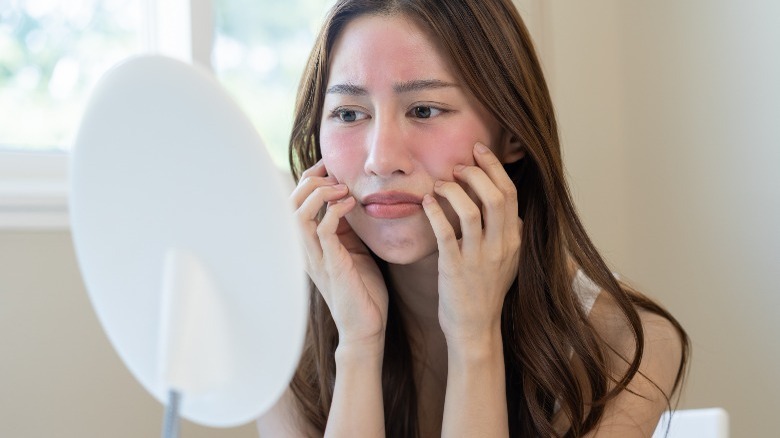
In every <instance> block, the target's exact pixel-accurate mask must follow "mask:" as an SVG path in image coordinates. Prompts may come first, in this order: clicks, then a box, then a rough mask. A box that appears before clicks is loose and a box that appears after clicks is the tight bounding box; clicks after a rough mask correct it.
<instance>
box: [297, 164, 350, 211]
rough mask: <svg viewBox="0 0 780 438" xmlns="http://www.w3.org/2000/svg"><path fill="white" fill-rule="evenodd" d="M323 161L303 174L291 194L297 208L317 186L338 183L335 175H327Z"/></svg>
mask: <svg viewBox="0 0 780 438" xmlns="http://www.w3.org/2000/svg"><path fill="white" fill-rule="evenodd" d="M321 163H322V162H321V161H320V162H319V163H317V164H315V165H314V166H312V167H311V168H309V169H307V170H306V171H305V172H303V174H302V175H301V179H300V180H299V181H298V185H297V186H295V189H294V190H293V192H292V194H291V195H290V199H291V200H292V203H293V205H294V206H295V208H299V207H300V206H301V204H302V203H303V202H304V201H305V200H306V199H307V198H308V197H309V195H311V193H312V192H313V191H314V190H315V189H316V188H317V187H320V186H323V185H329V184H330V185H335V184H338V180H336V178H335V177H334V176H327V170H326V169H325V165H324V164H321Z"/></svg>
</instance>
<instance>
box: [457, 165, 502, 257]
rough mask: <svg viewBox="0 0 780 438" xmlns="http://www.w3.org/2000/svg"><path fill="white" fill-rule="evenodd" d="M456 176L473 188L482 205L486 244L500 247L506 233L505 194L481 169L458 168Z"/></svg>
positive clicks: (474, 167) (470, 167) (472, 167)
mask: <svg viewBox="0 0 780 438" xmlns="http://www.w3.org/2000/svg"><path fill="white" fill-rule="evenodd" d="M502 170H503V169H502ZM454 175H455V178H456V179H458V180H460V181H463V182H465V183H466V184H468V186H469V187H471V189H472V190H473V191H474V193H475V194H476V195H477V198H478V199H479V200H480V202H481V204H482V219H483V221H484V225H485V227H484V235H485V242H486V243H487V244H488V245H490V246H491V247H494V248H497V247H499V246H500V244H501V241H502V238H503V235H504V231H505V230H504V221H505V215H506V210H505V203H506V200H505V198H504V194H503V193H501V191H500V190H499V189H498V187H496V185H495V184H494V183H493V181H492V180H491V179H490V177H488V176H487V174H486V173H485V171H484V170H482V169H481V168H479V167H476V166H462V165H461V166H456V167H455V172H454Z"/></svg>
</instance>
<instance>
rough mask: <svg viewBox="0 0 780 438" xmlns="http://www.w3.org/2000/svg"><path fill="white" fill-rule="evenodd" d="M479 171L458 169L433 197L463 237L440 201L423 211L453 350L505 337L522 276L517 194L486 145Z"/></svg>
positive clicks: (480, 149)
mask: <svg viewBox="0 0 780 438" xmlns="http://www.w3.org/2000/svg"><path fill="white" fill-rule="evenodd" d="M474 159H475V161H476V165H474V166H456V167H455V170H454V176H455V178H456V180H458V181H462V182H463V183H465V184H466V185H467V186H468V187H470V188H471V189H472V190H473V192H474V194H475V195H476V197H477V198H478V199H479V201H480V203H481V204H482V206H481V209H480V207H479V206H478V205H477V204H476V203H475V202H474V201H473V200H472V199H471V197H470V196H469V195H468V194H467V193H466V191H465V190H464V188H463V187H462V186H461V185H460V184H458V183H457V182H455V181H438V182H437V183H436V184H435V187H434V192H435V193H436V195H438V196H439V197H442V198H444V199H446V200H447V201H448V202H449V203H450V205H451V206H452V209H453V210H454V211H455V213H456V214H457V215H458V217H459V222H460V229H461V238H460V239H458V238H457V236H456V233H455V230H454V229H453V227H452V225H451V224H450V222H449V221H448V219H447V217H446V215H445V213H444V211H443V209H442V208H441V206H440V205H439V203H438V201H437V200H436V199H435V197H433V196H431V195H425V197H424V199H423V207H424V209H425V213H426V215H427V216H428V219H429V220H430V222H431V226H432V227H433V232H434V234H435V235H436V240H437V245H438V247H439V261H438V263H439V280H438V283H439V324H440V325H441V328H442V330H443V332H444V335H445V337H446V339H447V345H448V348H449V349H453V348H455V349H458V350H460V351H462V352H463V351H468V350H471V349H472V348H473V347H476V346H477V345H479V344H483V343H484V342H490V341H491V340H494V338H495V336H496V335H498V336H500V333H501V309H502V307H503V304H504V297H505V295H506V293H507V291H508V289H509V287H510V286H511V285H512V283H513V281H514V279H515V277H516V276H517V270H518V261H519V257H520V230H521V228H522V221H521V220H520V218H519V217H518V210H517V190H516V189H515V186H514V184H513V183H512V180H511V179H510V178H509V175H507V173H506V171H504V168H503V166H502V164H501V162H500V161H499V160H498V158H496V156H495V155H494V154H493V153H492V152H491V151H490V150H489V149H488V148H487V147H485V146H484V145H482V144H481V143H477V144H476V146H475V147H474Z"/></svg>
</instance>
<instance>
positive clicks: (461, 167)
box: [455, 164, 466, 172]
mask: <svg viewBox="0 0 780 438" xmlns="http://www.w3.org/2000/svg"><path fill="white" fill-rule="evenodd" d="M465 168H466V166H464V165H462V164H458V165H456V166H455V172H460V171H461V170H463V169H465Z"/></svg>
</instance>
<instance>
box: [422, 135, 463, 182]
mask: <svg viewBox="0 0 780 438" xmlns="http://www.w3.org/2000/svg"><path fill="white" fill-rule="evenodd" d="M430 134H431V135H427V136H426V137H427V139H426V140H427V141H426V142H424V143H421V145H422V147H421V148H419V149H418V155H417V157H418V159H419V161H420V162H421V163H425V167H426V168H427V171H428V173H429V174H430V175H431V176H432V177H434V178H435V179H444V180H450V181H451V180H453V176H452V169H453V168H454V167H455V165H457V164H465V165H473V164H474V155H473V153H472V150H473V147H474V143H475V142H476V140H472V138H473V137H474V135H473V134H471V133H469V132H463V130H437V131H436V132H431V133H430ZM469 134H471V135H469Z"/></svg>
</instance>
